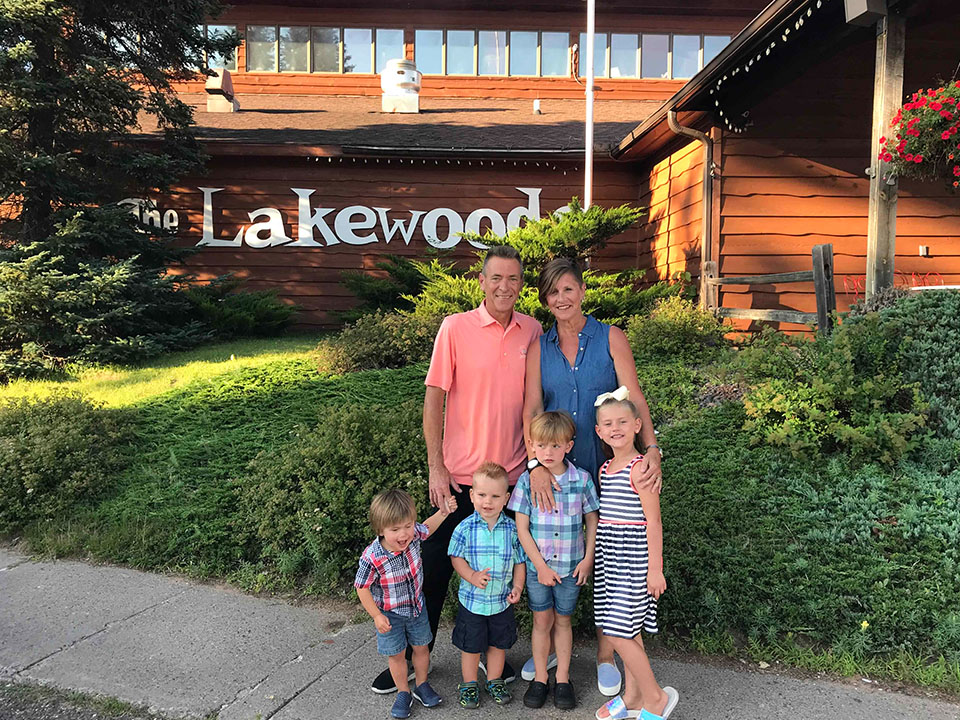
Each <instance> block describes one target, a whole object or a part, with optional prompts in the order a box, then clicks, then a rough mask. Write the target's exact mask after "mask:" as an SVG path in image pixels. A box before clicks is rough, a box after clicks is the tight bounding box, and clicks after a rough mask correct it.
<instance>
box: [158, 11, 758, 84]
mask: <svg viewBox="0 0 960 720" xmlns="http://www.w3.org/2000/svg"><path fill="white" fill-rule="evenodd" d="M748 4H749V3H748ZM740 6H741V7H742V3H741V4H740ZM758 9H759V7H758ZM751 17H752V14H746V13H745V14H743V15H741V16H736V15H734V16H732V17H731V16H729V15H727V16H709V15H704V16H690V15H683V14H677V15H652V14H651V15H642V14H637V13H618V14H604V13H602V12H601V13H598V15H597V31H598V32H611V31H612V32H654V33H656V32H661V33H662V32H668V33H669V32H675V33H706V34H721V35H731V36H733V35H735V34H736V33H737V32H739V31H740V29H741V28H743V26H744V25H746V23H747V22H748V21H749V20H750V19H751ZM217 23H220V24H231V25H236V26H237V28H238V30H239V31H240V32H241V34H242V33H243V32H244V30H245V28H246V26H247V25H257V24H277V25H279V24H284V25H288V24H289V25H296V24H310V25H316V26H329V27H341V26H346V27H371V28H394V29H403V30H404V41H405V52H406V55H407V57H408V58H410V59H413V57H414V45H413V42H414V31H415V30H416V29H458V28H462V29H477V30H487V29H490V30H508V31H509V30H545V31H564V30H566V31H568V32H570V34H571V43H575V42H577V37H578V34H579V33H580V32H581V30H582V29H583V26H584V23H585V15H584V13H582V12H577V13H570V12H520V13H512V14H505V13H503V12H477V11H455V10H451V11H446V12H444V13H442V14H439V15H438V13H437V12H436V11H423V10H419V11H418V10H398V9H394V8H383V9H377V10H371V9H369V8H357V9H351V10H345V9H334V8H305V7H283V6H270V5H259V6H258V5H244V6H240V7H233V8H231V9H229V10H228V11H227V12H225V13H224V14H223V16H221V18H219V19H218V20H217ZM232 80H233V87H234V90H235V92H237V93H238V94H246V93H277V94H294V95H379V94H380V93H381V90H380V77H379V75H375V74H360V73H349V74H343V75H340V74H326V73H277V72H246V53H245V45H244V44H243V43H241V44H240V47H239V48H238V49H237V70H236V71H234V72H233V73H232ZM683 82H684V81H682V80H659V79H629V78H617V79H610V78H598V79H597V82H596V88H597V97H598V98H600V99H618V100H666V99H667V98H668V97H670V96H671V95H672V94H673V93H674V92H676V91H677V90H678V89H679V88H680V87H681V86H682V85H683ZM176 89H177V90H178V91H180V92H203V83H202V82H189V83H182V84H180V85H178V86H177V88H176ZM421 93H422V95H423V96H424V97H471V98H476V97H502V98H528V97H529V98H536V97H539V98H544V99H548V98H580V97H583V93H584V89H583V85H582V84H581V83H580V82H578V81H577V80H575V79H573V78H561V77H545V78H537V77H489V76H480V77H465V76H431V75H427V76H425V77H424V78H423V87H422V90H421Z"/></svg>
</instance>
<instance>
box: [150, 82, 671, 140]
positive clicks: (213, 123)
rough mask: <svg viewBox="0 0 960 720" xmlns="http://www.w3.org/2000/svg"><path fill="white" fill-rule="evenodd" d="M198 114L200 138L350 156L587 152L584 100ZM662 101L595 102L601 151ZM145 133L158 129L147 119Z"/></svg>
mask: <svg viewBox="0 0 960 720" xmlns="http://www.w3.org/2000/svg"><path fill="white" fill-rule="evenodd" d="M181 97H182V98H183V99H184V100H185V101H186V102H189V103H190V104H191V105H193V106H194V107H195V108H196V112H195V115H194V117H195V120H196V133H197V135H198V136H199V137H200V138H201V139H204V140H207V141H214V142H215V144H217V145H221V144H225V143H243V144H245V145H246V144H255V145H272V146H277V145H294V146H335V147H340V148H343V149H344V150H345V151H351V150H352V151H363V150H365V149H366V150H371V151H373V150H376V151H387V152H390V151H395V152H412V153H463V152H470V151H479V152H497V151H504V152H517V151H529V152H536V153H557V152H561V153H562V152H570V153H573V152H582V151H583V147H584V143H583V134H584V123H583V115H584V101H583V100H541V109H542V114H540V115H535V114H534V113H533V102H532V101H531V100H504V99H483V100H476V99H456V98H455V99H440V98H421V100H420V113H419V114H388V113H382V112H380V98H379V97H342V96H301V95H239V96H238V97H237V100H238V101H239V103H240V107H241V110H240V112H237V113H208V112H207V111H206V95H200V94H195V95H182V96H181ZM660 104H661V103H659V102H656V101H624V100H605V101H604V100H601V101H597V102H596V103H595V113H594V118H595V130H594V137H595V147H596V148H597V149H598V150H600V151H606V150H610V149H612V148H613V147H615V146H616V144H617V143H618V142H619V141H620V140H621V139H622V138H623V136H624V135H625V134H626V133H627V132H629V131H630V130H631V129H633V128H634V127H636V125H637V123H638V122H640V121H642V120H643V119H644V118H646V117H647V116H648V115H649V114H650V113H652V112H654V111H655V110H656V109H657V108H658V107H659V106H660ZM143 130H144V132H145V133H151V132H153V131H154V130H155V127H152V126H151V125H150V123H149V120H148V119H146V118H144V120H143Z"/></svg>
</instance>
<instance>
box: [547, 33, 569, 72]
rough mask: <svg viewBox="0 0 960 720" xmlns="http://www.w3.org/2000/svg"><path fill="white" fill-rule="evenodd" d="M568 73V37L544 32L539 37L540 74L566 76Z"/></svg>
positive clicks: (563, 34) (565, 34) (562, 34)
mask: <svg viewBox="0 0 960 720" xmlns="http://www.w3.org/2000/svg"><path fill="white" fill-rule="evenodd" d="M569 72H570V36H569V35H568V34H567V33H558V32H545V33H541V35H540V74H541V75H543V76H551V77H557V76H566V75H567V74H568V73H569Z"/></svg>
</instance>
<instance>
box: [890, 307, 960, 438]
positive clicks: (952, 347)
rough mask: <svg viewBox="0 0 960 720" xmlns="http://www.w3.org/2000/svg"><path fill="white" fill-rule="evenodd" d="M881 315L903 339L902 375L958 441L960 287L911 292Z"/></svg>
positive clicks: (936, 422)
mask: <svg viewBox="0 0 960 720" xmlns="http://www.w3.org/2000/svg"><path fill="white" fill-rule="evenodd" d="M879 314H880V317H881V318H882V319H883V321H884V322H885V323H889V324H895V325H896V326H897V327H898V331H899V332H900V333H901V334H902V336H903V338H904V342H903V345H902V348H901V352H902V360H901V367H902V368H903V374H904V377H905V378H906V380H907V381H908V382H913V383H917V385H918V386H919V388H920V391H921V392H922V393H923V395H924V397H925V398H927V399H928V400H929V401H930V417H931V422H930V427H931V429H932V430H933V431H934V432H935V433H936V434H937V435H938V436H940V437H943V438H949V439H952V440H960V292H957V291H956V290H927V291H924V292H917V293H912V294H911V295H910V296H908V297H906V298H904V299H902V300H901V301H900V302H898V303H896V304H895V305H893V306H892V307H889V308H885V309H883V310H881V311H880V313H879Z"/></svg>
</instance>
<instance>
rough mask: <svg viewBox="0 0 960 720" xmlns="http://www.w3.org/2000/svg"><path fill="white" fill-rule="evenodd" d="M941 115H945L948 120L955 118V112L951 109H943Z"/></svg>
mask: <svg viewBox="0 0 960 720" xmlns="http://www.w3.org/2000/svg"><path fill="white" fill-rule="evenodd" d="M940 117H945V118H946V119H947V120H953V113H952V112H950V111H949V110H941V111H940Z"/></svg>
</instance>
